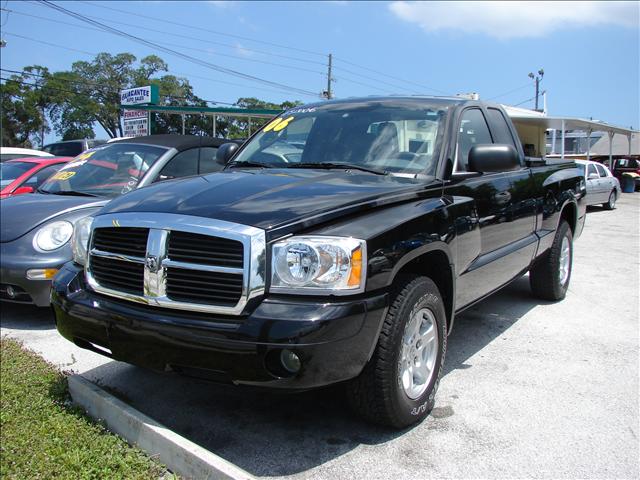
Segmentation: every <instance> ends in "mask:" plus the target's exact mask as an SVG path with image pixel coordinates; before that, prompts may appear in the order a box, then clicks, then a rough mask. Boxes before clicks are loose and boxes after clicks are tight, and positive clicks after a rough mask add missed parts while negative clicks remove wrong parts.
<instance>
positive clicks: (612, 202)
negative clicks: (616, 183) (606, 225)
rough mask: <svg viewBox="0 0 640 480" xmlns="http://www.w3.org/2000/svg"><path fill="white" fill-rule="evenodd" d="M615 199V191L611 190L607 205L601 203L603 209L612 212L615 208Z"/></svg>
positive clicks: (616, 196)
mask: <svg viewBox="0 0 640 480" xmlns="http://www.w3.org/2000/svg"><path fill="white" fill-rule="evenodd" d="M617 198H618V195H616V191H615V190H611V193H610V194H609V201H607V203H603V206H604V208H606V209H607V210H613V209H614V208H616V200H617Z"/></svg>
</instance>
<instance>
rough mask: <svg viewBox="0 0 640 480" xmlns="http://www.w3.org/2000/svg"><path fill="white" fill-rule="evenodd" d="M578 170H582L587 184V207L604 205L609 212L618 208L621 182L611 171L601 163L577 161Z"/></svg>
mask: <svg viewBox="0 0 640 480" xmlns="http://www.w3.org/2000/svg"><path fill="white" fill-rule="evenodd" d="M576 164H577V165H578V168H579V169H580V170H582V175H584V179H585V183H586V184H587V195H586V196H585V200H586V202H587V205H598V204H602V206H603V207H604V208H606V209H607V210H613V209H614V208H616V200H617V199H618V197H619V196H620V193H621V191H622V190H621V188H620V182H619V181H618V179H617V178H616V177H614V176H613V174H612V173H611V172H610V171H609V169H608V168H607V167H606V166H604V165H603V164H601V163H598V162H592V161H589V160H576Z"/></svg>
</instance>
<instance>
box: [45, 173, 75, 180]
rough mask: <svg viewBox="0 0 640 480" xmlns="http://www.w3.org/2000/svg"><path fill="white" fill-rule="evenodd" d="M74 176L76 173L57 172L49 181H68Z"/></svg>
mask: <svg viewBox="0 0 640 480" xmlns="http://www.w3.org/2000/svg"><path fill="white" fill-rule="evenodd" d="M75 174H76V172H58V173H56V174H55V175H54V176H53V177H51V179H52V180H69V179H70V178H71V177H73V176H74V175H75Z"/></svg>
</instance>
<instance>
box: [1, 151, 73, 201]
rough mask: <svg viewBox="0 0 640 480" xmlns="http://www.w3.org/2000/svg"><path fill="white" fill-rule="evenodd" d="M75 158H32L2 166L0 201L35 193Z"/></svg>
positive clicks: (9, 162)
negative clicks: (22, 194)
mask: <svg viewBox="0 0 640 480" xmlns="http://www.w3.org/2000/svg"><path fill="white" fill-rule="evenodd" d="M72 159H73V157H30V158H17V159H15V160H7V161H6V162H3V163H2V164H0V199H2V198H7V197H11V196H13V195H20V194H21V193H33V192H35V191H36V190H37V189H38V187H39V186H40V185H41V184H42V183H43V182H44V181H45V180H46V179H47V178H49V177H50V176H51V175H53V174H54V173H56V172H57V171H58V170H60V168H62V166H63V165H64V164H65V163H67V162H68V161H69V160H72Z"/></svg>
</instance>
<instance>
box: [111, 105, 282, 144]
mask: <svg viewBox="0 0 640 480" xmlns="http://www.w3.org/2000/svg"><path fill="white" fill-rule="evenodd" d="M120 108H122V109H126V110H142V111H146V112H157V113H168V114H173V115H181V116H182V134H183V135H184V117H185V115H207V116H212V117H213V130H212V133H213V136H214V137H215V136H216V118H217V117H219V116H220V117H238V118H247V119H248V120H249V135H251V119H253V118H273V117H276V116H278V115H280V114H281V113H282V110H270V109H264V108H213V107H190V106H159V105H120Z"/></svg>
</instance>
